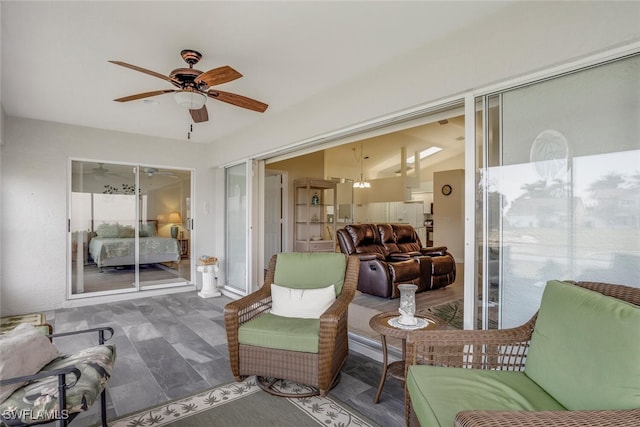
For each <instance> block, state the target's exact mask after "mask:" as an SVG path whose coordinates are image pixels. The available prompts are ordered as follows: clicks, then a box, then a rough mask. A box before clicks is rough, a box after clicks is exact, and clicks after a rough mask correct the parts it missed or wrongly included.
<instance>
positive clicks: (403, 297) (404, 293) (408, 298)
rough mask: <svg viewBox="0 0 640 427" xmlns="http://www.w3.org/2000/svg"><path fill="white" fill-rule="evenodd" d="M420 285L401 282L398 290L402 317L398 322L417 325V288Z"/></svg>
mask: <svg viewBox="0 0 640 427" xmlns="http://www.w3.org/2000/svg"><path fill="white" fill-rule="evenodd" d="M417 289H418V287H417V286H416V285H411V284H404V283H403V284H400V285H398V290H399V291H400V308H399V309H398V311H399V312H400V319H398V323H401V324H403V325H416V324H417V323H418V319H416V317H415V314H416V290H417Z"/></svg>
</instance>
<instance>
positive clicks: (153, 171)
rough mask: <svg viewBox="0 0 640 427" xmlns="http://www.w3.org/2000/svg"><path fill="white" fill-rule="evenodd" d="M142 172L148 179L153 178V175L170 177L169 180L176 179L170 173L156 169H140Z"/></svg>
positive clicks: (174, 175)
mask: <svg viewBox="0 0 640 427" xmlns="http://www.w3.org/2000/svg"><path fill="white" fill-rule="evenodd" d="M142 172H143V173H144V174H146V175H147V176H148V177H153V176H154V175H165V176H170V177H171V178H178V176H177V175H176V174H174V173H172V172H167V171H161V170H160V169H158V168H151V167H145V168H142Z"/></svg>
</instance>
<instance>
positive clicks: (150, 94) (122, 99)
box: [114, 89, 176, 102]
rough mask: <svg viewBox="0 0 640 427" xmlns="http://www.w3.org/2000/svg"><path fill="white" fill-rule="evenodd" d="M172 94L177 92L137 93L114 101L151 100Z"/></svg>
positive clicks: (155, 91)
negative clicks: (154, 97)
mask: <svg viewBox="0 0 640 427" xmlns="http://www.w3.org/2000/svg"><path fill="white" fill-rule="evenodd" d="M171 92H176V91H175V90H173V89H164V90H154V91H152V92H144V93H137V94H135V95H129V96H125V97H122V98H118V99H114V101H118V102H127V101H135V100H136V99H142V98H149V97H151V96H156V95H162V94H165V93H171Z"/></svg>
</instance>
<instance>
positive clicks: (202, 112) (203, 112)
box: [109, 49, 269, 123]
mask: <svg viewBox="0 0 640 427" xmlns="http://www.w3.org/2000/svg"><path fill="white" fill-rule="evenodd" d="M180 56H182V59H183V60H184V61H185V62H186V63H187V64H189V68H176V69H175V70H173V71H171V73H170V74H169V75H168V76H166V75H164V74H160V73H157V72H155V71H152V70H148V69H146V68H142V67H138V66H137V65H131V64H127V63H126V62H122V61H109V62H111V63H112V64H116V65H119V66H121V67H125V68H129V69H132V70H134V71H139V72H141V73H144V74H148V75H150V76H153V77H157V78H159V79H162V80H165V81H167V82H169V83H171V84H172V85H173V86H175V87H177V88H178V89H161V90H155V91H151V92H143V93H138V94H135V95H129V96H125V97H122V98H117V99H114V101H117V102H128V101H135V100H138V99H144V98H149V97H152V96H157V95H163V94H166V93H174V98H175V100H176V102H177V103H178V105H180V106H181V107H184V108H186V109H188V110H189V113H190V114H191V118H192V119H193V121H194V122H195V123H202V122H206V121H208V120H209V114H208V112H207V107H206V105H205V104H206V102H207V98H212V99H215V100H217V101H222V102H226V103H227V104H231V105H235V106H236V107H241V108H246V109H248V110H252V111H257V112H259V113H263V112H264V111H266V109H267V108H268V107H269V106H268V105H267V104H265V103H264V102H260V101H257V100H255V99H251V98H247V97H246V96H242V95H238V94H235V93H231V92H223V91H219V90H210V88H211V87H212V86H216V85H220V84H223V83H228V82H230V81H233V80H236V79H239V78H240V77H242V74H240V73H239V72H237V71H236V70H234V69H233V68H231V67H230V66H228V65H224V66H222V67H218V68H213V69H211V70H209V71H205V72H202V71H200V70H196V69H195V68H193V66H194V65H195V64H197V63H198V62H199V61H200V59H201V58H202V54H201V53H200V52H197V51H195V50H191V49H185V50H183V51H182V52H180Z"/></svg>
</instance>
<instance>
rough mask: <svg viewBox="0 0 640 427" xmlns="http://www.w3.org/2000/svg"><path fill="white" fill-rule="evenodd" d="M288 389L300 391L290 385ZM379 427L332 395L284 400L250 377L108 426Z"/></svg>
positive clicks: (128, 417) (292, 384)
mask: <svg viewBox="0 0 640 427" xmlns="http://www.w3.org/2000/svg"><path fill="white" fill-rule="evenodd" d="M285 387H290V388H291V391H295V390H296V389H299V388H300V385H298V384H296V383H289V385H285ZM319 424H322V425H327V426H344V427H378V425H377V424H375V423H373V422H372V421H370V420H368V419H367V418H366V417H364V416H363V415H361V414H358V413H357V412H355V411H354V410H353V409H351V408H349V407H347V406H346V405H344V404H343V403H339V402H338V401H336V400H335V399H333V398H331V397H320V396H314V397H307V398H295V399H293V398H284V397H277V396H272V395H270V394H268V393H266V392H264V391H262V390H261V389H260V387H259V386H258V385H257V383H256V378H255V377H249V378H247V379H246V380H244V381H243V382H240V383H231V384H227V385H224V386H220V387H216V388H214V389H211V390H208V391H205V392H202V393H199V394H196V395H194V396H190V397H187V398H184V399H180V400H177V401H174V402H170V403H166V404H164V405H161V406H157V407H155V408H151V409H147V410H145V411H142V412H139V413H137V414H133V415H129V416H126V417H123V418H120V419H118V420H115V421H113V422H110V423H109V426H111V427H140V426H156V427H160V426H172V427H177V426H181V427H189V426H194V427H195V426H216V427H223V426H229V427H231V426H233V427H236V426H253V425H256V426H257V425H267V426H269V425H271V426H278V427H307V426H308V427H312V426H315V427H317V426H318V425H319Z"/></svg>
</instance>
